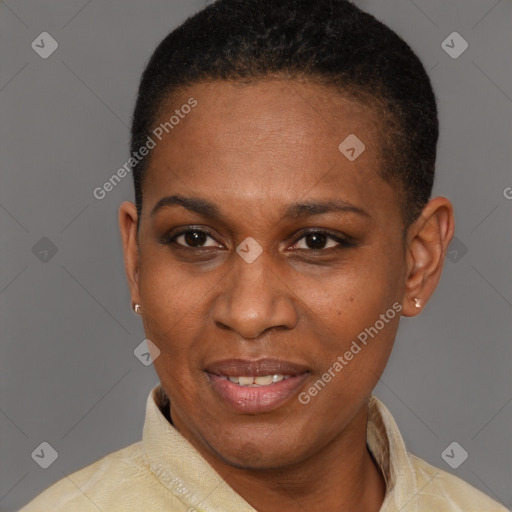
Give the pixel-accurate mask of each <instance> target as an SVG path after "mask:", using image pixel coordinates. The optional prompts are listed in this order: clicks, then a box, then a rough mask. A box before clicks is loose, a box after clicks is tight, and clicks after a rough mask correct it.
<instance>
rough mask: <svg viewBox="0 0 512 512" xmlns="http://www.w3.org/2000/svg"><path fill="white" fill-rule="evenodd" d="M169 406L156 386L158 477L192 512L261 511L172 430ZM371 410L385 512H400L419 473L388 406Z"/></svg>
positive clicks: (151, 438)
mask: <svg viewBox="0 0 512 512" xmlns="http://www.w3.org/2000/svg"><path fill="white" fill-rule="evenodd" d="M169 404H170V403H169V398H168V397H167V395H166V394H165V392H164V391H163V389H162V387H161V385H160V384H159V385H157V386H155V387H154V388H153V389H152V390H151V392H150V394H149V396H148V399H147V405H146V420H145V423H144V430H143V436H142V444H143V448H144V458H145V464H146V465H147V466H148V467H149V469H150V470H151V471H152V473H153V474H154V475H155V476H156V478H158V479H159V481H160V482H161V483H162V484H163V485H164V486H165V487H166V488H168V489H169V490H170V491H171V492H172V493H173V494H174V495H176V496H177V497H179V498H180V499H181V500H182V501H183V502H184V503H185V504H186V505H187V506H188V507H192V508H196V509H197V510H204V511H208V512H216V511H218V510H223V511H225V512H256V511H255V509H254V508H253V507H251V506H250V505H249V504H248V503H247V502H246V501H245V500H244V499H243V498H242V497H241V496H239V495H238V494H237V493H236V492H235V491H234V490H233V489H232V488H231V487H230V486H229V485H228V484H227V483H226V482H225V481H224V480H223V479H222V478H221V477H220V476H219V474H218V473H217V472H216V471H215V470H214V469H213V468H212V467H211V466H210V465H209V463H208V462H207V461H206V460H205V459H204V458H203V457H202V456H201V455H200V453H199V452H198V451H197V450H196V449H195V448H194V447H193V446H192V445H191V444H190V443H189V442H188V441H187V440H186V439H185V438H184V437H183V436H182V435H181V434H180V433H179V432H178V431H177V430H176V429H175V428H174V427H173V426H172V424H171V423H170V416H169ZM368 405H369V409H368V411H369V413H368V427H367V444H368V448H369V449H370V451H371V452H372V454H373V456H374V458H375V460H376V462H377V464H378V465H379V466H380V468H381V471H382V474H383V476H384V479H385V481H386V497H385V499H384V503H383V505H382V507H381V512H391V511H393V510H400V509H402V508H404V507H405V506H406V505H408V504H409V503H410V502H411V500H412V498H413V497H414V496H415V495H416V494H417V492H418V489H417V482H416V477H415V472H414V469H413V467H412V464H411V462H410V460H409V457H408V454H407V450H406V447H405V443H404V441H403V439H402V436H401V434H400V431H399V430H398V426H397V425H396V423H395V420H394V419H393V417H392V415H391V413H390V412H389V410H388V409H387V407H386V406H385V405H384V404H383V403H382V402H381V401H380V400H379V399H378V398H377V397H375V396H373V395H372V396H371V397H370V399H369V403H368ZM410 505H412V503H410ZM407 510H408V512H409V511H410V512H414V508H413V509H412V510H411V509H410V508H408V509H407Z"/></svg>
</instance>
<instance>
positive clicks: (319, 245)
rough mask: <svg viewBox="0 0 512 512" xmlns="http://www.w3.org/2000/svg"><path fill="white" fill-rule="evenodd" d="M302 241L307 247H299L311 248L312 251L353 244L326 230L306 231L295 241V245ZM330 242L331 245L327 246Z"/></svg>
mask: <svg viewBox="0 0 512 512" xmlns="http://www.w3.org/2000/svg"><path fill="white" fill-rule="evenodd" d="M301 241H304V243H305V244H306V247H298V249H300V250H308V249H309V250H312V251H319V250H320V251H321V250H324V249H332V248H334V247H336V246H341V247H349V246H350V245H351V244H350V243H349V242H348V241H347V240H344V239H343V238H340V237H337V236H334V235H330V234H329V233H326V232H324V231H310V232H309V233H306V234H304V235H303V236H302V237H301V238H299V239H298V241H297V242H295V244H294V246H296V245H298V244H299V242H301ZM329 242H330V244H331V245H328V246H327V247H326V246H325V244H326V243H329Z"/></svg>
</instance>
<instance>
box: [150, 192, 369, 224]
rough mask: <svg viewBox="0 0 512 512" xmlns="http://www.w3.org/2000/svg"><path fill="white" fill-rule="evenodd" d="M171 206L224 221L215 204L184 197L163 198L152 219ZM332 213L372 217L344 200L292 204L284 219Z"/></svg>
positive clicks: (157, 204) (155, 208)
mask: <svg viewBox="0 0 512 512" xmlns="http://www.w3.org/2000/svg"><path fill="white" fill-rule="evenodd" d="M170 206H181V207H182V208H185V209H187V210H190V211H192V212H195V213H198V214H199V215H202V216H203V217H210V218H213V219H219V220H224V215H223V214H222V213H221V211H220V210H219V209H218V207H217V206H216V205H215V204H214V203H211V202H210V201H208V200H206V199H203V198H201V197H185V196H182V195H172V196H166V197H162V199H160V200H159V201H158V203H156V205H155V206H154V207H153V209H152V210H151V213H150V217H154V216H155V215H156V213H157V212H158V211H159V210H161V209H162V208H166V207H170ZM330 212H344V213H356V214H359V215H362V216H365V217H370V214H369V213H368V212H367V211H366V210H363V209H362V208H359V207H358V206H355V205H353V204H351V203H349V202H348V201H344V200H343V199H332V200H324V201H322V200H315V201H306V202H302V203H301V202H297V203H292V204H290V205H288V207H287V208H286V209H285V211H284V213H283V219H290V218H293V219H297V218H301V217H307V216H312V215H320V214H323V213H330Z"/></svg>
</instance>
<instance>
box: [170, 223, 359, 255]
mask: <svg viewBox="0 0 512 512" xmlns="http://www.w3.org/2000/svg"><path fill="white" fill-rule="evenodd" d="M187 233H204V234H206V235H207V236H208V237H210V238H212V239H213V240H215V241H216V242H217V240H216V239H215V237H214V236H213V235H212V234H211V233H210V232H209V231H207V230H204V229H194V228H190V227H189V228H187V229H183V230H181V231H180V232H178V233H175V234H173V235H171V234H167V235H165V236H164V237H163V239H162V240H161V243H163V244H164V245H171V244H175V245H177V246H178V247H180V248H182V249H188V250H200V249H208V248H209V247H189V246H186V245H183V244H179V243H177V242H176V239H177V238H179V237H180V236H182V235H186V234H187ZM311 234H319V235H326V236H327V240H333V241H335V242H337V243H338V244H339V245H338V246H336V247H329V248H327V249H294V250H296V251H307V252H323V253H329V252H331V251H335V250H340V249H347V248H350V247H354V246H355V245H356V244H355V242H354V241H352V240H351V239H350V238H343V237H340V236H336V235H333V234H331V233H329V232H328V231H323V230H319V229H312V230H308V231H304V232H302V233H301V235H300V236H299V237H298V238H297V239H296V240H295V242H293V244H292V245H296V244H297V243H298V242H300V241H301V240H302V239H303V238H305V237H306V236H308V235H311ZM217 243H219V242H217Z"/></svg>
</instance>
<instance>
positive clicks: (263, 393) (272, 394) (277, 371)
mask: <svg viewBox="0 0 512 512" xmlns="http://www.w3.org/2000/svg"><path fill="white" fill-rule="evenodd" d="M205 372H206V374H207V376H208V378H209V380H210V382H211V384H212V387H213V390H214V391H215V393H216V394H217V396H218V397H219V398H220V399H221V400H222V402H223V403H224V405H226V406H227V407H228V408H229V409H231V410H234V411H235V412H238V413H246V414H260V413H264V412H269V411H272V410H275V409H277V408H278V407H280V406H281V405H283V404H284V402H286V401H288V400H289V399H290V398H292V397H293V396H294V395H295V394H296V393H297V391H298V389H299V388H300V387H301V386H302V384H303V383H304V382H305V380H306V379H307V378H308V376H309V374H310V373H311V372H310V370H309V369H308V368H307V367H306V366H303V365H299V364H296V363H292V362H288V361H282V360H278V359H258V360H252V361H251V360H244V359H229V360H224V361H218V362H216V363H213V364H211V365H208V366H207V368H206V369H205Z"/></svg>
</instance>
